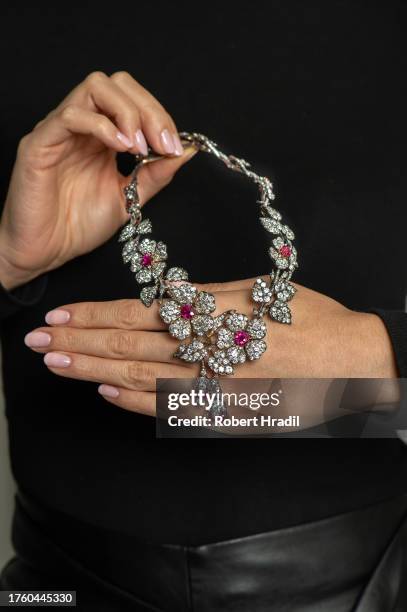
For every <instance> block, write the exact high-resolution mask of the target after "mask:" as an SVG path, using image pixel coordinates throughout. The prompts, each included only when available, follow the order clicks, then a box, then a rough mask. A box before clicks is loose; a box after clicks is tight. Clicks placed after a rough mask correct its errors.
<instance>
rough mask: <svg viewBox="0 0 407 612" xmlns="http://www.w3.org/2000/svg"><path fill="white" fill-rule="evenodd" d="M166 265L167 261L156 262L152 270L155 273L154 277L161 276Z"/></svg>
mask: <svg viewBox="0 0 407 612" xmlns="http://www.w3.org/2000/svg"><path fill="white" fill-rule="evenodd" d="M165 266H166V263H165V261H159V262H157V263H156V264H154V265H153V266H152V270H151V272H152V274H153V277H154V278H159V277H160V276H161V274H162V273H163V272H164V270H165Z"/></svg>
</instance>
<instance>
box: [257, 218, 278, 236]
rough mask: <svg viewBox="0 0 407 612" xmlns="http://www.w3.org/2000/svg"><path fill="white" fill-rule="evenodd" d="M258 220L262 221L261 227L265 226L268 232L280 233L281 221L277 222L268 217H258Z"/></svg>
mask: <svg viewBox="0 0 407 612" xmlns="http://www.w3.org/2000/svg"><path fill="white" fill-rule="evenodd" d="M260 221H261V222H262V224H263V227H265V228H266V230H267V231H268V232H271V233H272V234H280V232H281V223H279V222H278V221H276V220H275V219H270V218H269V217H260Z"/></svg>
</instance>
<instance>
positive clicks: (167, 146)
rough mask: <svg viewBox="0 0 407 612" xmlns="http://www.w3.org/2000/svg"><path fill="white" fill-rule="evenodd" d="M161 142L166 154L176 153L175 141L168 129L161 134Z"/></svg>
mask: <svg viewBox="0 0 407 612" xmlns="http://www.w3.org/2000/svg"><path fill="white" fill-rule="evenodd" d="M161 142H162V144H163V147H164V151H165V152H166V153H175V145H174V141H173V139H172V138H171V134H170V133H169V131H168V130H167V128H166V129H165V130H163V131H162V132H161Z"/></svg>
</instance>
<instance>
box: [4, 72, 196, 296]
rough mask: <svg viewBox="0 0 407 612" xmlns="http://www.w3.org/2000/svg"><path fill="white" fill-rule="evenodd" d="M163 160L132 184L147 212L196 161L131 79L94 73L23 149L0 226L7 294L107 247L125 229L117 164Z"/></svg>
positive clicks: (29, 137)
mask: <svg viewBox="0 0 407 612" xmlns="http://www.w3.org/2000/svg"><path fill="white" fill-rule="evenodd" d="M147 144H148V145H150V147H151V148H152V149H153V150H154V151H156V152H157V153H161V154H165V155H168V157H167V158H165V159H163V160H160V161H157V162H154V163H152V164H146V166H145V167H143V168H142V169H141V170H140V172H139V175H138V179H139V194H140V199H141V204H142V205H143V204H144V203H145V202H146V201H147V200H148V199H149V198H151V197H152V196H153V195H154V194H155V193H156V192H157V191H159V190H160V189H162V188H163V187H164V186H165V185H167V184H168V183H169V181H170V180H171V178H172V177H173V175H174V173H175V172H176V171H177V170H178V169H179V168H180V167H181V166H182V165H183V164H184V163H185V162H186V161H187V160H188V159H190V158H191V157H192V156H193V154H194V153H195V152H196V150H195V149H193V148H191V147H189V148H187V149H185V150H184V149H183V147H182V145H181V142H180V140H179V136H178V132H177V128H176V126H175V123H174V121H173V119H172V118H171V117H170V115H169V114H168V113H167V111H166V110H165V109H164V108H163V107H162V106H161V104H160V103H159V102H158V101H157V100H156V99H155V98H154V97H153V96H152V95H151V94H150V93H149V92H148V91H147V90H146V89H144V88H143V87H142V86H141V85H140V84H139V83H138V82H137V81H135V80H134V79H133V78H132V77H131V75H130V74H128V73H126V72H116V73H115V74H113V75H112V76H110V77H109V76H107V75H105V74H104V73H102V72H93V73H92V74H90V75H89V76H88V77H86V79H85V80H84V81H83V82H82V83H80V84H79V85H78V86H77V87H75V89H74V90H73V91H72V92H71V93H70V94H69V95H68V96H67V97H66V98H65V99H64V100H63V101H62V102H61V104H60V105H59V106H58V107H57V108H56V109H55V110H53V111H52V112H50V113H49V114H48V115H47V116H46V117H45V119H43V120H42V121H40V122H39V123H38V124H37V125H36V126H35V127H34V129H33V131H32V132H30V133H29V134H27V135H26V136H24V137H23V139H22V140H21V141H20V143H19V147H18V151H17V158H16V163H15V165H14V169H13V173H12V177H11V182H10V186H9V190H8V194H7V198H6V202H5V206H4V210H3V215H2V219H1V223H0V282H1V283H2V284H3V286H4V287H5V288H6V289H13V288H14V287H17V286H18V285H21V284H23V283H25V282H27V281H29V280H31V279H32V278H35V277H36V276H39V275H40V274H42V273H44V272H47V271H48V270H52V269H54V268H57V267H59V266H60V265H62V264H63V263H65V262H66V261H68V260H70V259H72V258H74V257H77V256H79V255H82V254H84V253H86V252H88V251H91V250H93V249H94V248H96V247H97V246H99V245H101V244H102V243H104V242H105V241H106V240H108V239H109V238H110V237H111V236H112V235H113V234H114V233H115V232H116V231H117V229H118V228H119V227H120V225H122V224H123V223H125V221H126V220H127V219H128V214H127V213H126V211H125V206H124V194H123V187H124V186H125V185H126V183H127V182H128V178H127V177H125V176H123V175H122V174H120V173H119V171H118V169H117V165H116V154H117V153H118V152H124V151H128V152H130V153H142V154H143V155H145V154H147Z"/></svg>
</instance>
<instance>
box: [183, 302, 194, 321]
mask: <svg viewBox="0 0 407 612" xmlns="http://www.w3.org/2000/svg"><path fill="white" fill-rule="evenodd" d="M193 316H194V311H193V310H192V304H184V305H183V306H181V317H182V318H183V319H192V317H193Z"/></svg>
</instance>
